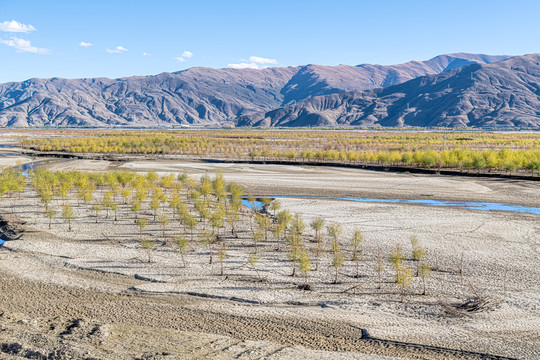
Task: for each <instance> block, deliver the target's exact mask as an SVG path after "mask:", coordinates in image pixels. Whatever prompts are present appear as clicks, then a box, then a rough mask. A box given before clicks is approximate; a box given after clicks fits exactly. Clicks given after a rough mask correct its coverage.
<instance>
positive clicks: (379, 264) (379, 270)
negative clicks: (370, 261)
mask: <svg viewBox="0 0 540 360" xmlns="http://www.w3.org/2000/svg"><path fill="white" fill-rule="evenodd" d="M375 270H377V276H378V278H379V289H381V288H382V273H383V271H384V259H383V256H382V253H381V249H377V262H376V263H375Z"/></svg>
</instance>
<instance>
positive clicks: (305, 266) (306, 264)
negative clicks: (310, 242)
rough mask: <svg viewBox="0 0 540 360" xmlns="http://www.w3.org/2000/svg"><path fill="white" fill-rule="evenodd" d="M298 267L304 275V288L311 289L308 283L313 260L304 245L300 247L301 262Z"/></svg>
mask: <svg viewBox="0 0 540 360" xmlns="http://www.w3.org/2000/svg"><path fill="white" fill-rule="evenodd" d="M298 268H299V270H300V273H301V274H302V275H303V276H304V285H303V286H302V289H303V290H309V289H310V286H309V284H308V274H309V272H310V271H311V261H310V259H309V256H308V254H307V251H306V249H305V248H304V247H302V248H301V249H300V263H299V265H298Z"/></svg>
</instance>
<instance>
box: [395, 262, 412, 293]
mask: <svg viewBox="0 0 540 360" xmlns="http://www.w3.org/2000/svg"><path fill="white" fill-rule="evenodd" d="M412 279H413V274H412V271H411V269H409V268H406V267H404V266H403V265H402V264H401V263H400V264H399V265H398V267H397V271H396V284H398V285H399V287H400V288H401V302H403V299H404V296H405V288H406V287H407V286H408V285H409V284H410V283H411V281H412Z"/></svg>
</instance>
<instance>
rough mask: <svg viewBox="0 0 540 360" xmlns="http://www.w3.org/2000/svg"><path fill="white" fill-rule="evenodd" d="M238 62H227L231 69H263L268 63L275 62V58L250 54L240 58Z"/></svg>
mask: <svg viewBox="0 0 540 360" xmlns="http://www.w3.org/2000/svg"><path fill="white" fill-rule="evenodd" d="M240 61H242V62H241V63H239V64H228V65H227V66H228V67H230V68H233V69H264V68H266V67H268V66H269V65H273V64H277V63H278V61H277V60H276V59H269V58H264V57H260V56H250V57H249V58H248V59H240Z"/></svg>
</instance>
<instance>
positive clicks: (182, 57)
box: [176, 50, 193, 62]
mask: <svg viewBox="0 0 540 360" xmlns="http://www.w3.org/2000/svg"><path fill="white" fill-rule="evenodd" d="M191 57H193V53H192V52H191V51H188V50H184V52H183V53H182V55H180V56H178V57H177V58H176V60H178V61H179V62H184V61H187V59H189V58H191Z"/></svg>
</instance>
